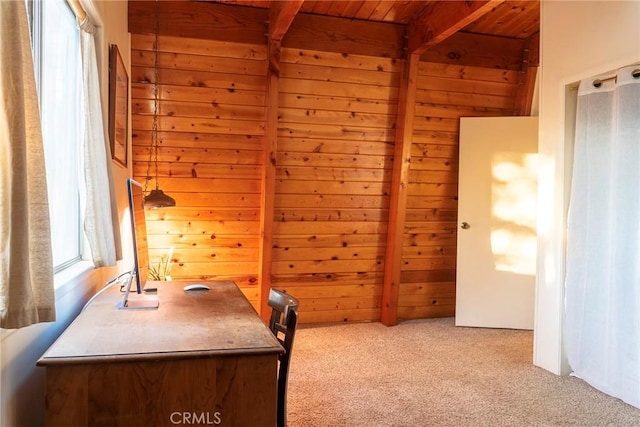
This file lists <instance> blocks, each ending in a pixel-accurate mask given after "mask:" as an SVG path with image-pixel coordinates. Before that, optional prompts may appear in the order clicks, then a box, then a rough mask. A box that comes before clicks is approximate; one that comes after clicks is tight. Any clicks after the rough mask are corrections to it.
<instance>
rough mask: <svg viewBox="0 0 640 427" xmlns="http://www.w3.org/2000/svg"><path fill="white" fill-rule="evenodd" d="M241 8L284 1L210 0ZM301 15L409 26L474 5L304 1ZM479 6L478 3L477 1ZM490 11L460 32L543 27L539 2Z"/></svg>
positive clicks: (509, 0)
mask: <svg viewBox="0 0 640 427" xmlns="http://www.w3.org/2000/svg"><path fill="white" fill-rule="evenodd" d="M210 1H211V2H215V3H226V4H233V5H237V6H249V7H256V8H263V9H264V8H271V7H272V6H273V5H274V4H276V3H287V2H283V1H282V0H210ZM301 3H302V4H301V5H300V8H299V10H298V11H299V12H301V13H311V14H316V15H326V16H334V17H340V18H349V19H359V20H363V21H377V22H388V23H394V24H402V25H409V24H410V23H411V22H412V20H415V19H417V18H418V17H427V16H432V17H438V12H437V11H436V9H437V7H438V3H466V4H470V3H474V2H470V1H462V0H454V1H445V2H442V1H434V0H429V1H388V0H382V1H380V0H351V1H340V0H338V1H331V0H303V1H302V2H301ZM476 3H477V2H476ZM486 3H488V4H489V6H490V8H489V10H488V12H486V13H484V14H483V15H482V16H480V17H478V18H477V19H476V20H475V21H473V22H470V23H468V24H467V25H466V26H464V27H462V28H461V29H460V31H465V32H471V33H479V34H488V35H494V36H501V37H511V38H518V39H527V38H529V37H530V36H532V35H534V34H536V33H538V31H539V28H540V2H539V0H505V1H490V2H486Z"/></svg>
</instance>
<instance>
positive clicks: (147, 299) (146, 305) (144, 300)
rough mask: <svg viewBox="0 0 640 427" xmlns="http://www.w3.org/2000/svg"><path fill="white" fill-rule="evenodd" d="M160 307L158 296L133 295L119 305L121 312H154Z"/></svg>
mask: <svg viewBox="0 0 640 427" xmlns="http://www.w3.org/2000/svg"><path fill="white" fill-rule="evenodd" d="M159 305H160V301H158V296H157V295H141V294H134V293H131V294H129V295H128V296H127V297H125V298H123V299H122V301H120V302H119V303H118V309H119V310H127V309H128V310H153V309H157V308H158V306H159Z"/></svg>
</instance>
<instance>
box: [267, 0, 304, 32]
mask: <svg viewBox="0 0 640 427" xmlns="http://www.w3.org/2000/svg"><path fill="white" fill-rule="evenodd" d="M302 3H304V0H288V1H274V2H271V8H270V9H269V41H270V42H271V41H282V38H283V37H284V35H285V34H286V33H287V30H288V29H289V27H290V26H291V23H292V22H293V18H295V17H296V15H297V14H298V11H299V10H300V7H302Z"/></svg>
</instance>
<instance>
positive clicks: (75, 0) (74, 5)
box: [67, 0, 87, 22]
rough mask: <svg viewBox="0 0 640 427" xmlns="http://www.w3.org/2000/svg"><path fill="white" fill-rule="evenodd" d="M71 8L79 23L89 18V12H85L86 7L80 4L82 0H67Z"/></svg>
mask: <svg viewBox="0 0 640 427" xmlns="http://www.w3.org/2000/svg"><path fill="white" fill-rule="evenodd" d="M67 3H68V4H69V7H71V10H72V11H73V13H74V14H75V15H76V18H78V21H80V22H82V21H84V18H86V17H87V12H85V10H84V7H82V5H81V4H80V0H67Z"/></svg>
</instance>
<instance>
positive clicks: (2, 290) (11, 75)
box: [0, 1, 55, 329]
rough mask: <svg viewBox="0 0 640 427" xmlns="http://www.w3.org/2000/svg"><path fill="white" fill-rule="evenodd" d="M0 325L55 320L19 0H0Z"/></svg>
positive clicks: (35, 114) (40, 158)
mask: <svg viewBox="0 0 640 427" xmlns="http://www.w3.org/2000/svg"><path fill="white" fill-rule="evenodd" d="M0 166H1V169H0V327H1V328H7V329H10V328H20V327H23V326H28V325H31V324H33V323H37V322H47V321H53V320H55V295H54V288H53V261H52V256H51V237H50V236H51V232H50V224H49V205H48V199H47V177H46V173H45V167H44V149H43V146H42V132H41V128H40V113H39V110H38V97H37V94H36V84H35V76H34V72H33V60H32V57H31V44H30V41H29V27H28V23H27V12H26V7H25V3H24V1H0Z"/></svg>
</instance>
